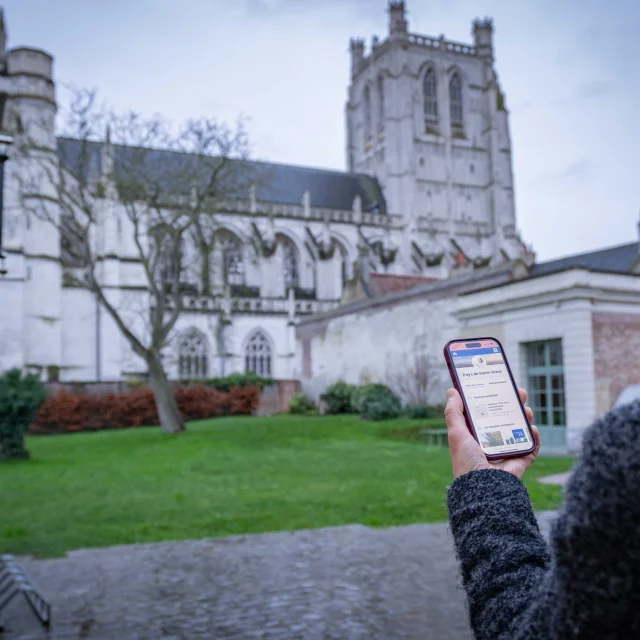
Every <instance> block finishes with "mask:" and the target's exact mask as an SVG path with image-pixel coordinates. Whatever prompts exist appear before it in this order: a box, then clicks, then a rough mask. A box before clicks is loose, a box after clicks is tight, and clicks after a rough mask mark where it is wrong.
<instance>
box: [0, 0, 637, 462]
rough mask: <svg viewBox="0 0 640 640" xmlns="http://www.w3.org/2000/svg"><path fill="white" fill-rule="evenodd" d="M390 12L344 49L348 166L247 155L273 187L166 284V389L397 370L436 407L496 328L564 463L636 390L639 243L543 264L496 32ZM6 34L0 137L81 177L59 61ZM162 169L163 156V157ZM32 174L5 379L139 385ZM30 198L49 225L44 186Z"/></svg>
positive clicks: (314, 381)
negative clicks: (517, 189)
mask: <svg viewBox="0 0 640 640" xmlns="http://www.w3.org/2000/svg"><path fill="white" fill-rule="evenodd" d="M388 16H389V23H388V31H387V34H386V36H385V38H383V39H379V38H373V39H372V41H371V42H370V43H369V44H365V42H363V41H362V40H358V39H353V40H352V41H351V43H350V55H351V76H350V77H351V81H350V86H349V88H348V99H347V104H346V106H345V116H346V117H345V122H346V148H345V164H346V167H347V170H346V171H344V172H340V171H329V170H323V169H317V168H308V167H301V166H292V165H285V164H270V163H257V162H254V163H252V165H253V167H254V168H255V169H256V170H260V171H263V170H267V171H268V173H269V175H270V180H269V183H268V184H267V185H265V184H262V183H260V182H258V183H256V184H251V185H249V186H248V188H247V189H246V190H245V192H244V193H242V194H239V195H238V197H237V198H235V199H234V200H233V201H230V202H228V203H226V205H225V207H224V209H223V210H220V211H219V212H218V211H216V213H215V216H214V219H215V225H216V231H215V233H217V234H219V237H220V239H221V243H220V245H219V246H221V247H222V249H221V251H219V252H217V253H216V254H215V255H211V256H210V262H211V264H212V265H217V267H218V268H216V269H214V270H212V272H211V273H210V274H209V273H207V277H205V276H204V275H203V272H204V271H206V269H200V270H199V271H198V274H200V275H197V274H196V275H195V276H194V274H193V273H192V274H191V275H188V274H185V279H184V282H183V281H180V283H179V287H178V288H175V287H174V291H179V293H180V295H181V296H182V297H181V298H180V300H181V306H182V309H183V310H182V312H181V313H180V315H179V318H178V320H177V322H176V324H175V325H174V326H173V329H172V331H171V335H170V336H169V339H167V341H166V344H165V347H164V350H163V353H162V358H163V363H164V368H165V370H166V372H167V374H168V376H169V377H170V378H172V379H197V378H205V377H213V376H223V375H227V374H230V373H234V372H244V371H253V372H257V373H258V374H261V375H264V376H270V377H272V378H276V379H278V380H299V381H300V382H301V385H302V389H303V390H304V391H305V393H307V394H308V395H309V396H310V397H311V398H313V399H316V400H317V399H318V398H319V397H320V396H321V394H322V393H323V392H324V390H325V389H326V387H327V385H328V384H330V383H332V382H334V381H336V380H339V379H343V380H345V381H347V382H350V383H353V384H358V383H362V382H366V381H377V382H386V383H388V384H389V385H390V386H394V383H398V382H399V381H400V379H401V378H402V377H403V376H404V382H403V384H401V385H399V384H398V385H395V387H396V389H399V388H400V387H402V388H403V389H404V390H405V391H407V389H408V387H407V384H406V383H407V380H408V382H409V383H413V382H414V381H415V379H416V378H418V377H419V378H420V379H421V380H422V382H421V384H422V385H423V387H424V388H425V389H426V387H428V389H427V391H428V396H429V400H430V401H432V402H437V401H439V400H441V399H442V397H443V392H444V388H445V387H446V385H447V383H448V379H447V374H446V367H445V366H444V362H443V360H442V355H441V350H442V345H444V344H445V342H447V341H448V340H452V339H456V338H461V337H472V335H473V336H474V337H479V336H480V335H483V336H492V337H496V338H498V339H499V340H501V342H502V343H503V345H504V347H505V350H506V352H507V353H508V354H509V360H510V363H511V367H512V369H513V371H514V375H515V376H516V379H517V380H518V381H519V383H520V384H522V385H524V386H527V387H528V388H529V390H530V396H529V398H530V399H529V402H530V404H531V406H532V408H533V411H534V415H535V420H536V423H537V424H538V425H539V427H540V429H541V431H543V432H544V431H545V430H546V431H547V432H546V433H544V434H543V441H544V442H545V446H546V447H550V448H554V446H555V450H557V451H566V449H567V447H569V448H572V447H573V446H577V445H576V443H578V442H579V439H580V434H581V433H582V429H583V428H584V427H585V426H586V425H588V424H589V422H590V421H591V420H593V418H595V417H597V416H599V415H602V414H603V413H604V412H606V411H607V410H608V409H610V408H611V406H612V405H613V404H614V403H615V402H616V399H617V398H618V396H619V394H620V393H621V392H623V391H624V390H625V389H628V388H630V387H631V386H632V385H638V384H640V365H639V364H638V362H640V361H639V360H638V359H637V358H635V359H633V358H631V359H630V358H629V357H628V354H629V353H633V352H634V350H635V351H637V350H638V349H640V338H639V337H638V336H640V285H639V282H640V280H639V278H638V277H639V275H640V244H639V243H638V242H637V241H633V242H629V243H628V244H625V245H621V246H618V247H611V248H607V249H603V250H600V251H595V252H590V253H585V254H581V255H576V256H568V257H566V258H562V259H559V260H552V261H550V262H546V263H537V262H536V261H535V256H534V254H533V253H532V251H531V249H530V248H529V247H527V245H526V244H525V243H524V242H523V240H522V239H521V238H520V237H519V235H518V230H517V224H516V213H515V205H514V188H513V171H512V149H511V140H510V134H509V112H508V109H507V101H506V96H505V92H504V90H503V88H502V87H501V86H500V83H499V80H498V76H497V73H496V67H495V56H494V48H493V26H492V22H491V20H489V19H484V20H475V21H474V22H473V23H472V34H473V35H472V41H471V42H469V43H460V42H452V41H450V40H447V39H446V38H445V37H444V36H439V37H433V36H428V35H419V34H416V33H412V32H411V30H410V28H409V24H408V20H407V13H406V7H405V3H404V2H390V3H389V6H388ZM6 39H7V38H6V27H5V22H4V17H2V18H1V20H0V62H1V67H0V68H1V72H0V96H2V101H1V104H2V129H3V133H4V134H8V135H10V136H14V137H16V139H18V138H19V137H20V135H21V130H23V129H24V128H26V129H28V128H29V125H30V123H33V122H37V123H39V125H40V129H41V134H40V138H39V139H38V141H37V142H38V148H39V150H40V151H41V152H42V153H44V154H48V157H51V158H53V159H54V160H53V162H54V163H55V165H56V167H57V169H58V170H59V172H60V174H61V175H66V174H67V173H72V170H73V166H72V165H73V163H74V162H76V160H77V157H78V155H79V148H80V146H79V145H80V144H81V143H80V141H79V140H77V139H73V138H61V137H58V136H56V129H55V117H56V111H57V107H58V105H57V102H56V78H55V76H54V73H53V68H54V65H53V57H52V56H51V55H50V54H49V53H46V52H44V51H42V50H40V49H37V48H26V47H21V48H13V49H12V48H7V47H6ZM14 146H15V145H14ZM130 152H131V148H129V149H127V148H126V147H123V146H118V145H115V144H112V143H111V141H110V139H109V138H108V136H105V139H104V140H103V141H101V142H99V141H96V142H95V143H92V146H91V154H90V155H91V157H90V158H89V160H90V163H89V164H90V167H91V172H93V175H94V177H95V180H96V184H106V185H107V186H108V178H109V172H110V171H111V169H112V167H113V165H114V162H115V161H117V160H118V158H119V156H120V155H122V154H126V153H130ZM154 157H156V158H157V161H158V162H159V163H162V162H166V161H167V160H169V161H171V152H170V151H162V150H158V151H157V153H156V155H155V156H154ZM74 158H75V159H76V160H74ZM23 170H24V163H21V162H18V159H17V158H16V154H15V153H13V152H10V153H9V159H8V160H7V162H6V169H5V172H6V178H5V181H4V190H3V193H4V227H3V237H2V249H3V251H4V254H5V256H6V260H5V263H6V264H5V266H6V273H5V275H4V276H2V277H0V301H1V302H0V305H1V307H0V308H1V313H0V329H1V330H0V370H5V369H7V368H10V367H20V368H22V369H24V370H28V371H33V372H38V373H39V374H40V375H41V376H42V378H43V380H46V381H49V382H52V383H56V382H60V383H71V382H85V383H111V382H113V383H122V382H126V381H129V380H132V381H139V380H145V379H146V376H147V375H148V372H147V370H146V366H145V363H144V361H143V360H142V359H141V358H140V357H138V356H137V355H135V354H134V352H133V350H132V348H131V344H130V341H128V340H127V339H125V337H124V336H123V332H122V330H121V328H118V326H117V325H116V323H115V322H114V320H113V318H112V316H111V315H110V314H109V313H107V311H106V310H105V308H104V305H103V304H101V302H100V300H99V299H97V297H96V296H94V294H93V293H91V292H90V291H89V290H88V289H86V288H83V287H79V286H76V285H74V282H73V278H72V277H71V276H72V275H73V269H74V264H73V263H72V261H70V260H69V256H68V255H67V253H66V251H65V237H64V234H63V235H62V237H61V235H60V233H58V232H57V231H56V229H55V228H52V227H50V226H47V225H46V224H43V223H42V221H41V220H39V219H37V218H34V217H33V216H31V215H30V214H29V212H28V211H25V210H24V207H23V205H22V201H21V199H20V197H19V188H18V185H19V184H20V183H21V177H23V176H22V174H21V172H22V171H23ZM96 193H97V192H96ZM112 193H113V192H112V191H110V189H109V188H105V189H104V190H103V191H102V192H101V193H100V194H99V196H98V195H97V196H96V197H98V198H99V199H100V207H101V208H100V211H101V212H102V213H101V216H100V223H99V226H98V227H97V229H96V232H95V242H96V243H97V244H99V245H100V247H101V251H102V253H101V264H102V267H101V271H100V273H101V274H102V275H101V277H102V278H103V281H102V283H101V284H102V286H103V288H104V289H105V290H108V292H109V293H108V295H109V300H110V301H111V304H112V305H114V306H115V307H117V308H118V309H119V310H121V311H122V313H123V314H124V313H127V312H130V313H129V318H130V320H131V322H130V325H129V328H130V329H131V330H132V331H133V332H134V333H135V332H139V333H140V334H142V333H144V327H143V326H141V325H139V324H136V322H137V320H136V315H135V313H133V311H132V309H128V305H132V304H142V306H144V300H145V299H147V298H146V297H145V296H147V294H148V289H149V285H148V284H145V282H147V283H148V280H147V281H145V278H144V277H141V273H142V272H141V268H142V267H141V265H140V260H139V258H138V254H137V253H136V247H135V246H134V242H133V240H132V237H131V233H130V232H128V229H127V227H126V225H124V224H122V218H123V215H122V211H121V209H122V204H121V203H120V202H118V201H117V198H111V196H110V194H112ZM30 197H31V198H32V199H33V200H36V201H40V202H41V204H42V206H43V207H45V208H46V209H47V210H48V211H49V212H50V214H51V216H53V217H55V216H56V215H59V212H58V209H59V208H60V203H59V202H58V201H56V198H55V194H53V193H51V192H49V191H47V190H42V192H40V193H32V194H31V196H30ZM188 250H189V248H188V247H187V248H185V251H188ZM207 264H208V263H207ZM169 272H171V269H165V270H164V272H163V273H169ZM187 275H188V277H187ZM163 277H164V276H163ZM139 311H140V310H139ZM148 312H149V310H148V309H142V310H141V313H139V314H138V315H139V316H140V315H144V313H147V314H148ZM418 365H419V366H420V367H422V369H423V370H421V371H418V370H417V369H416V367H417V366H418ZM425 367H426V368H425ZM427 380H428V382H429V384H428V385H427ZM409 386H410V385H409ZM425 389H423V391H424V390H425ZM401 395H402V393H401ZM404 399H405V400H407V399H408V398H404Z"/></svg>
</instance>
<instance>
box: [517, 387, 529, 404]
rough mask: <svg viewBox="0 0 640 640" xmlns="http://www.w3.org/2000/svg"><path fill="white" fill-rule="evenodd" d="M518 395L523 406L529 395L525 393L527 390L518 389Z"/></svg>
mask: <svg viewBox="0 0 640 640" xmlns="http://www.w3.org/2000/svg"><path fill="white" fill-rule="evenodd" d="M518 394H519V395H520V400H522V404H524V403H525V402H526V401H527V398H528V397H529V394H528V393H527V390H526V389H522V388H519V389H518Z"/></svg>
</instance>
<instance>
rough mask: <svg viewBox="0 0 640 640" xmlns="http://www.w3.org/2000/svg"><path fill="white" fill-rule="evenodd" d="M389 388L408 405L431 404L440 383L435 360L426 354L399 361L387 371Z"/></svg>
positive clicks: (409, 356)
mask: <svg viewBox="0 0 640 640" xmlns="http://www.w3.org/2000/svg"><path fill="white" fill-rule="evenodd" d="M386 378H387V384H388V386H389V387H390V388H391V389H392V390H393V391H394V392H395V393H396V394H397V395H399V396H400V397H401V398H402V399H403V400H404V401H405V402H406V403H407V404H408V405H426V404H429V397H430V395H431V393H432V392H433V390H434V388H435V387H436V386H437V384H438V382H439V377H438V375H437V372H436V368H435V367H434V363H433V359H432V358H431V357H430V356H428V355H427V354H426V353H419V352H418V353H412V354H410V355H408V356H406V357H404V358H401V359H399V360H398V361H396V362H395V363H394V365H393V366H391V367H389V369H388V371H387V376H386Z"/></svg>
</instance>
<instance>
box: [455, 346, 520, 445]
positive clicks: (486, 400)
mask: <svg viewBox="0 0 640 640" xmlns="http://www.w3.org/2000/svg"><path fill="white" fill-rule="evenodd" d="M481 344H482V346H481V347H479V348H467V347H465V346H464V343H460V344H454V345H452V346H451V359H452V361H453V365H454V366H455V368H456V373H457V375H458V380H459V381H460V386H461V387H462V392H463V394H464V397H465V400H466V401H467V407H468V408H469V413H470V415H471V420H472V422H473V425H474V427H475V429H476V433H477V435H478V439H479V441H480V445H481V446H482V448H483V449H484V450H485V451H486V453H489V454H496V453H508V452H510V451H521V450H522V449H528V448H529V447H530V446H531V433H530V430H529V426H528V425H527V423H526V421H525V418H524V416H523V415H522V410H521V409H520V405H519V403H518V398H517V396H516V391H515V389H514V388H513V385H512V384H511V379H510V378H509V373H508V372H507V367H506V365H505V362H504V358H503V356H502V350H501V349H500V347H499V346H485V344H487V343H486V342H483V343H481ZM489 344H491V343H489ZM493 344H495V343H493Z"/></svg>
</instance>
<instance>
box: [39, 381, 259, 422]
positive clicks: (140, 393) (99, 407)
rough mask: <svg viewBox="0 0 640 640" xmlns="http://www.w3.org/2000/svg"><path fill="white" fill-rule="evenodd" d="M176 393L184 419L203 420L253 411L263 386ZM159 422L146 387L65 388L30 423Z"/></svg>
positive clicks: (195, 388)
mask: <svg viewBox="0 0 640 640" xmlns="http://www.w3.org/2000/svg"><path fill="white" fill-rule="evenodd" d="M174 395H175V398H176V402H177V404H178V409H180V413H182V415H183V417H184V419H185V420H203V419H205V418H214V417H216V416H226V415H250V414H252V413H253V412H254V411H255V410H256V409H257V408H258V403H259V402H260V387H257V386H256V387H233V388H232V389H231V390H230V391H227V392H222V391H216V390H215V389H211V388H210V387H205V386H204V385H193V386H190V387H183V388H178V389H176V390H175V391H174ZM158 422H159V420H158V413H157V411H156V404H155V400H154V398H153V391H151V389H149V388H147V387H144V388H141V389H137V390H135V391H130V392H129V393H119V394H107V395H75V394H73V393H70V392H69V391H65V390H63V391H59V392H58V393H56V394H55V395H51V396H49V397H48V398H47V399H46V400H45V402H44V404H43V405H42V406H41V407H40V411H39V412H38V415H37V416H36V418H35V420H34V421H33V423H32V424H31V428H30V433H33V434H49V433H72V432H74V431H100V430H102V429H123V428H125V427H141V426H145V425H155V424H158Z"/></svg>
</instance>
